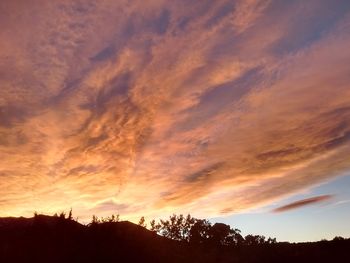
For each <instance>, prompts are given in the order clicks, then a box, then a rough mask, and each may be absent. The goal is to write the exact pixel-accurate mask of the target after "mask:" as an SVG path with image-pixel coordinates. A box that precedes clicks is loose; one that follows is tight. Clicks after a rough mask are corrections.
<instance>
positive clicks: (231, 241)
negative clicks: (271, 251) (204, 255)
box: [89, 214, 276, 246]
mask: <svg viewBox="0 0 350 263" xmlns="http://www.w3.org/2000/svg"><path fill="white" fill-rule="evenodd" d="M118 221H119V215H112V216H110V217H106V218H103V217H102V218H98V217H97V216H95V215H94V216H93V217H92V220H91V222H90V224H89V225H90V226H91V225H95V224H101V223H106V222H118ZM138 225H139V226H141V227H144V228H147V229H149V230H150V231H152V232H154V233H157V234H158V235H161V236H164V237H166V238H169V239H172V240H176V241H182V242H187V243H191V244H204V245H205V244H208V245H224V246H242V245H250V246H252V245H261V244H274V243H276V238H270V237H269V238H266V237H265V236H262V235H247V236H245V237H243V236H242V235H241V231H240V230H239V229H236V228H231V227H230V226H229V225H226V224H223V223H215V224H212V223H211V222H210V221H208V220H206V219H198V218H194V217H192V216H191V215H187V216H184V215H182V214H180V215H175V214H173V215H171V216H169V218H168V219H160V220H159V221H158V222H156V220H154V219H153V220H151V221H150V222H149V223H148V224H147V223H146V220H145V218H144V217H141V218H140V220H139V223H138Z"/></svg>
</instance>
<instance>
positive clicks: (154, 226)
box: [150, 219, 161, 233]
mask: <svg viewBox="0 0 350 263" xmlns="http://www.w3.org/2000/svg"><path fill="white" fill-rule="evenodd" d="M150 226H151V227H150V230H151V231H153V232H156V233H158V232H159V231H160V228H161V225H160V224H159V223H156V221H155V220H154V219H153V220H152V221H151V222H150Z"/></svg>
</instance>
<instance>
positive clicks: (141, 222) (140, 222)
mask: <svg viewBox="0 0 350 263" xmlns="http://www.w3.org/2000/svg"><path fill="white" fill-rule="evenodd" d="M145 222H146V220H145V217H144V216H142V217H141V218H140V220H139V226H142V227H144V228H146V227H147V224H146V223H145Z"/></svg>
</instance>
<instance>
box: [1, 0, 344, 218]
mask: <svg viewBox="0 0 350 263" xmlns="http://www.w3.org/2000/svg"><path fill="white" fill-rule="evenodd" d="M0 7H1V10H3V11H2V13H3V15H1V17H0V24H1V26H2V28H3V29H4V30H2V31H1V33H0V86H1V89H0V189H1V191H2V194H1V199H0V211H1V213H2V214H3V215H23V214H29V213H32V212H33V210H38V211H43V212H56V211H57V210H63V209H66V210H67V209H69V208H70V207H73V209H74V210H75V211H76V213H77V214H79V215H80V217H81V218H83V217H84V216H90V214H91V213H95V214H101V215H105V214H108V213H109V214H110V213H111V211H110V210H113V209H115V210H118V209H119V210H123V211H122V212H123V213H124V214H125V216H127V217H132V216H138V215H140V214H143V215H147V214H150V215H153V216H159V215H162V214H165V213H168V212H169V211H178V212H191V213H194V214H197V215H205V216H211V215H218V214H222V213H232V212H237V211H242V210H246V209H250V208H253V207H256V206H261V205H264V204H267V203H270V202H272V201H275V200H278V199H280V198H282V197H286V196H288V195H291V194H293V193H295V192H298V191H300V190H302V189H305V188H309V187H312V186H313V185H315V184H319V183H320V182H323V181H325V180H329V179H330V178H332V177H335V176H337V175H339V174H340V173H341V172H343V171H344V170H346V169H349V167H350V159H349V156H350V108H349V105H350V89H349V83H350V75H349V74H348V73H349V70H350V68H349V63H348V61H349V60H350V50H349V48H348V44H349V43H350V29H349V28H350V27H349V25H350V5H349V3H348V2H347V1H340V2H339V5H333V4H332V3H331V1H325V2H324V3H323V4H320V3H317V2H315V1H308V2H307V3H305V1H294V2H284V3H283V4H281V2H279V1H262V0H261V1H258V0H253V1H243V0H242V1H234V2H232V1H163V0H151V1H147V3H146V2H145V1H137V0H135V1H107V0H106V1H100V2H99V3H98V4H96V3H95V2H94V1H82V2H79V3H78V2H74V3H73V2H71V1H63V2H59V3H58V2H56V1H40V0H38V1H32V2H31V4H30V8H29V5H28V3H25V2H17V1H2V3H1V4H0ZM298 17H299V18H300V19H297V18H298ZM306 17H307V18H308V19H304V18H306ZM116 212H118V211H116Z"/></svg>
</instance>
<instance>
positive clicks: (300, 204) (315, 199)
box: [272, 195, 333, 213]
mask: <svg viewBox="0 0 350 263" xmlns="http://www.w3.org/2000/svg"><path fill="white" fill-rule="evenodd" d="M332 197H333V196H332V195H320V196H315V197H311V198H306V199H302V200H299V201H296V202H293V203H290V204H287V205H284V206H281V207H278V208H276V209H274V210H273V211H272V212H274V213H281V212H286V211H289V210H293V209H298V208H300V207H304V206H308V205H312V204H316V203H320V202H324V201H326V200H329V199H331V198H332Z"/></svg>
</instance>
